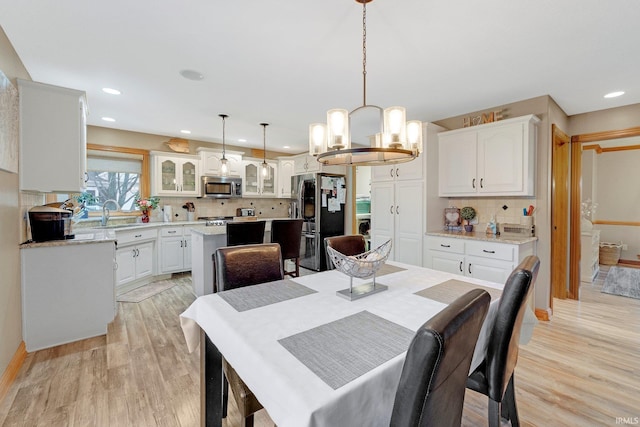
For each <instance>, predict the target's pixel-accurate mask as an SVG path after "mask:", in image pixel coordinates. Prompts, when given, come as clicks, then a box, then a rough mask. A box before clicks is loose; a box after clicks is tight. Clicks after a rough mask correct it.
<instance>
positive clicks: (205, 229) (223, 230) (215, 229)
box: [191, 224, 227, 236]
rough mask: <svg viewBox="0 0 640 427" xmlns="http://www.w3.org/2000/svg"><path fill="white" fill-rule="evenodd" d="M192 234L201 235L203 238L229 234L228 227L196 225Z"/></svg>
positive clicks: (192, 228) (192, 229)
mask: <svg viewBox="0 0 640 427" xmlns="http://www.w3.org/2000/svg"><path fill="white" fill-rule="evenodd" d="M191 233H197V234H201V235H203V236H216V235H218V234H227V226H226V225H203V224H200V225H195V226H193V227H191Z"/></svg>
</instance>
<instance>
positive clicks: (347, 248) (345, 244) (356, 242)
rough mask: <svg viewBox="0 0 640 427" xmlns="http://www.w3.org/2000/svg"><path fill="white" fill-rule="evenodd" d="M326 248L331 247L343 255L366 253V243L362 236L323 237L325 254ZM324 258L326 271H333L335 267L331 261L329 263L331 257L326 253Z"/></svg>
mask: <svg viewBox="0 0 640 427" xmlns="http://www.w3.org/2000/svg"><path fill="white" fill-rule="evenodd" d="M327 247H332V248H333V249H335V250H336V251H338V252H340V253H341V254H343V255H358V254H361V253H363V252H366V251H367V249H366V248H367V243H366V241H365V240H364V236H363V235H362V234H348V235H346V236H333V237H325V239H324V248H325V253H326V252H327ZM326 258H327V269H328V270H332V269H334V268H335V266H334V265H333V261H331V257H330V256H329V254H328V253H327V257H326Z"/></svg>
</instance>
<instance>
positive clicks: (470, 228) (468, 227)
mask: <svg viewBox="0 0 640 427" xmlns="http://www.w3.org/2000/svg"><path fill="white" fill-rule="evenodd" d="M464 231H466V232H467V233H470V232H472V231H473V225H471V224H466V225H465V226H464Z"/></svg>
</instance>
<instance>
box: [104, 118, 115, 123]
mask: <svg viewBox="0 0 640 427" xmlns="http://www.w3.org/2000/svg"><path fill="white" fill-rule="evenodd" d="M102 120H104V121H105V122H115V121H116V119H114V118H112V117H103V118H102Z"/></svg>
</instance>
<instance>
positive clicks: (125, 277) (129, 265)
mask: <svg viewBox="0 0 640 427" xmlns="http://www.w3.org/2000/svg"><path fill="white" fill-rule="evenodd" d="M135 256H136V249H135V246H129V247H121V248H118V250H117V251H116V263H117V265H118V270H117V273H116V277H117V283H118V286H120V285H124V284H126V283H129V282H131V281H132V280H134V279H135V278H136V258H135Z"/></svg>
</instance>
